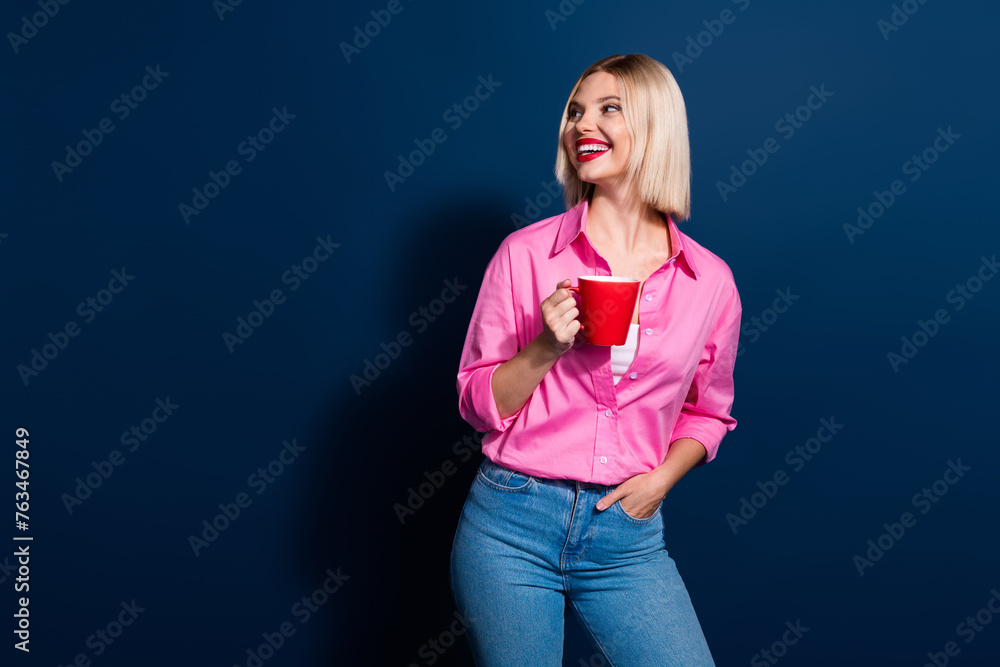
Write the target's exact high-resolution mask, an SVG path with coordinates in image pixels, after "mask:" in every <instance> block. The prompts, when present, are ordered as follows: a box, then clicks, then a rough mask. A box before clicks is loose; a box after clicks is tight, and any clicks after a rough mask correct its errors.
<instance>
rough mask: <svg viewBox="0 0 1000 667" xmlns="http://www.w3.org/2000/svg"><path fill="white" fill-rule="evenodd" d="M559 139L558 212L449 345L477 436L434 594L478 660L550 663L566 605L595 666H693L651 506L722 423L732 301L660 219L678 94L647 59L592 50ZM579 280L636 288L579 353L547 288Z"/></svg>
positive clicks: (717, 437) (495, 261)
mask: <svg viewBox="0 0 1000 667" xmlns="http://www.w3.org/2000/svg"><path fill="white" fill-rule="evenodd" d="M559 133H560V138H559V148H558V155H557V159H556V175H557V177H558V179H559V182H560V183H561V184H562V186H563V191H564V193H565V198H566V206H567V209H568V210H567V212H566V213H564V214H562V215H558V216H555V217H553V218H549V219H547V220H543V221H540V222H537V223H535V224H533V225H530V226H528V227H525V228H523V229H520V230H518V231H516V232H514V233H513V234H511V235H510V236H508V237H507V238H506V239H505V240H504V241H503V243H502V244H501V246H500V248H499V250H498V251H497V252H496V254H495V255H494V256H493V258H492V260H490V263H489V265H488V266H487V268H486V272H485V275H484V278H483V283H482V287H481V289H480V292H479V297H478V300H477V302H476V306H475V309H474V311H473V314H472V321H471V323H470V325H469V331H468V335H467V338H466V341H465V347H464V349H463V351H462V358H461V361H460V364H459V372H458V382H457V385H458V393H459V410H460V412H461V414H462V417H463V418H464V419H465V420H466V421H468V422H469V423H470V424H471V425H472V426H473V427H475V428H476V429H477V430H479V431H484V432H485V431H489V433H488V434H487V435H486V436H485V437H484V439H483V453H484V455H485V458H484V460H483V462H482V464H481V465H480V468H479V472H478V474H477V477H476V480H475V481H474V482H473V485H472V488H471V489H470V491H469V496H468V499H467V500H466V503H465V507H464V508H463V510H462V516H461V519H460V521H459V525H458V528H457V530H456V533H455V540H454V544H453V547H452V554H451V587H452V592H453V595H454V597H455V601H456V603H457V604H458V608H459V610H460V611H462V612H463V613H464V614H465V615H466V617H467V618H468V620H469V623H470V628H469V632H468V635H469V641H470V645H471V647H472V651H473V654H474V655H475V658H476V661H477V664H479V665H496V666H498V667H499V666H503V667H511V666H514V665H525V666H530V667H549V666H555V665H561V664H562V662H561V660H562V645H563V615H564V610H565V605H566V603H569V605H570V606H571V608H572V609H573V611H574V612H575V613H576V614H577V617H578V618H579V620H580V622H581V625H582V626H583V627H584V628H585V629H586V630H587V631H588V632H589V634H590V635H591V636H592V638H593V640H594V642H595V643H596V645H597V646H598V647H599V649H600V650H601V651H602V652H603V654H604V655H603V657H604V658H605V659H606V660H607V664H610V665H615V666H618V667H624V666H629V665H655V666H656V667H665V666H667V665H678V666H681V665H683V666H684V667H693V666H700V665H713V664H714V663H713V661H712V656H711V653H710V652H709V649H708V645H707V643H706V641H705V637H704V635H703V633H702V630H701V626H700V624H699V622H698V618H697V616H696V614H695V612H694V608H693V607H692V605H691V601H690V598H689V597H688V594H687V591H686V589H685V587H684V583H683V582H682V580H681V578H680V576H679V575H678V573H677V569H676V567H675V565H674V562H673V560H672V559H671V558H670V557H669V556H668V554H667V551H666V550H665V545H664V527H663V517H662V514H661V512H660V511H659V510H660V506H661V503H662V501H663V499H664V497H665V496H666V495H667V493H668V492H669V491H670V489H671V488H672V487H673V486H674V484H676V483H677V481H678V480H679V479H680V478H681V477H683V476H684V474H685V473H687V472H688V471H689V470H690V469H691V468H693V467H694V466H696V465H699V464H701V463H706V462H708V461H710V460H712V459H713V458H714V457H715V454H716V451H717V450H718V447H719V443H720V441H721V440H722V437H723V436H724V435H725V434H726V433H727V432H728V431H731V430H732V429H733V428H735V426H736V420H735V419H733V418H732V417H731V416H730V409H731V407H732V402H733V366H734V363H735V360H736V348H737V341H738V337H739V327H740V314H741V312H742V309H741V306H740V299H739V294H738V292H737V290H736V285H735V282H734V280H733V276H732V272H731V271H730V270H729V267H728V266H727V265H726V263H725V262H723V261H722V260H721V259H719V258H718V257H717V256H715V255H714V254H712V253H711V252H709V251H708V250H706V249H705V248H703V247H702V246H700V245H698V244H697V243H695V242H694V241H693V240H692V239H691V238H689V237H688V236H687V235H685V234H682V233H681V232H680V231H679V230H678V229H677V225H676V223H675V222H674V219H677V220H684V219H687V217H688V212H689V208H690V157H689V151H688V133H687V120H686V114H685V109H684V101H683V98H682V97H681V93H680V90H679V89H678V87H677V83H676V82H675V81H674V78H673V76H671V74H670V72H669V71H668V70H667V68H666V67H664V66H663V65H662V64H661V63H659V62H657V61H655V60H653V59H652V58H649V57H647V56H644V55H639V54H632V55H627V56H611V57H609V58H605V59H603V60H600V61H598V62H597V63H595V64H593V65H591V66H590V67H589V68H588V69H587V70H586V71H585V72H584V73H583V74H582V75H581V76H580V78H579V79H578V80H577V83H576V85H575V86H574V88H573V91H572V93H571V94H570V97H569V100H568V102H567V104H566V110H565V113H564V115H563V119H562V123H561V126H560V131H559ZM582 275H612V276H626V277H631V278H634V279H638V280H640V281H641V283H640V295H639V299H638V301H637V304H636V307H635V312H634V313H633V317H632V325H631V328H630V332H629V338H628V341H627V342H626V344H625V345H623V346H613V347H601V346H597V345H591V344H587V343H585V341H584V339H583V334H581V333H580V328H581V325H580V322H579V320H578V319H577V317H578V315H579V314H580V313H579V310H578V308H577V306H576V299H575V297H574V295H573V293H572V292H571V291H570V290H569V289H567V287H569V286H570V285H571V283H572V282H573V281H572V279H573V278H576V277H578V276H582ZM553 285H554V286H555V291H551V290H552V289H553ZM595 657H596V656H595Z"/></svg>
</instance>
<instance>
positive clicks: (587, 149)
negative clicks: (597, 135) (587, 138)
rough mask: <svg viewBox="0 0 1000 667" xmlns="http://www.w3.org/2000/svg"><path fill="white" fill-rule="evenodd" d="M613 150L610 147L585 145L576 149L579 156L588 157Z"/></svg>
mask: <svg viewBox="0 0 1000 667" xmlns="http://www.w3.org/2000/svg"><path fill="white" fill-rule="evenodd" d="M609 148H611V147H610V146H605V145H604V144H584V145H583V146H580V147H579V148H577V149H576V154H577V155H587V154H589V153H603V152H604V151H606V150H608V149H609Z"/></svg>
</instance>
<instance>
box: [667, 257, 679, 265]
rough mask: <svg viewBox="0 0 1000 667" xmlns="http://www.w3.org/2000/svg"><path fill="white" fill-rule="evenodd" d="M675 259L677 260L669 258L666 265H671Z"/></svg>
mask: <svg viewBox="0 0 1000 667" xmlns="http://www.w3.org/2000/svg"><path fill="white" fill-rule="evenodd" d="M675 259H677V258H676V257H671V258H670V259H668V260H667V264H673V263H674V260H675Z"/></svg>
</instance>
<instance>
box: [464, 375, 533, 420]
mask: <svg viewBox="0 0 1000 667" xmlns="http://www.w3.org/2000/svg"><path fill="white" fill-rule="evenodd" d="M500 366H501V364H495V365H494V366H492V367H491V368H488V369H487V368H481V369H478V370H476V371H474V372H473V374H472V377H471V378H469V384H468V386H467V388H466V393H467V397H468V398H467V401H463V403H464V404H460V405H459V410H460V411H461V413H462V416H463V417H464V418H465V421H467V422H469V424H471V425H472V427H473V428H475V429H476V430H477V431H479V432H481V433H486V432H487V431H497V432H498V433H502V432H503V431H506V430H507V429H508V428H509V427H510V425H511V424H513V423H514V420H516V419H517V417H518V415H520V414H521V410H523V409H524V406H521V408H520V409H519V410H518V411H517V412H515V413H514V414H512V415H511V416H509V417H507V418H501V417H500V410H499V409H498V408H497V402H496V398H495V397H494V396H493V374H494V373H496V372H497V369H498V368H500ZM463 398H464V397H463Z"/></svg>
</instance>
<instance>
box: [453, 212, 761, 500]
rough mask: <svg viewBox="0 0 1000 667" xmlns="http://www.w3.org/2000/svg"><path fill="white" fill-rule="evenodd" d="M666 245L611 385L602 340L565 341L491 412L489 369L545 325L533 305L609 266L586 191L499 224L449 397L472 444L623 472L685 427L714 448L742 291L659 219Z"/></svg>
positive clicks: (728, 390) (567, 473)
mask: <svg viewBox="0 0 1000 667" xmlns="http://www.w3.org/2000/svg"><path fill="white" fill-rule="evenodd" d="M667 225H668V227H669V230H670V241H671V245H672V249H673V253H674V254H673V256H672V257H671V258H670V259H669V260H667V262H666V263H664V264H663V265H662V266H660V267H659V268H658V269H657V270H656V271H655V272H654V273H653V275H651V276H650V277H649V279H648V280H647V281H646V282H645V284H644V285H643V289H642V293H641V294H640V296H639V323H640V330H639V347H638V351H637V352H636V356H635V359H634V360H633V362H632V365H631V366H630V367H629V369H628V372H627V373H626V374H625V376H624V377H622V379H621V381H620V382H619V383H618V384H617V385H616V384H615V382H614V378H613V376H612V372H611V348H610V347H603V346H597V345H591V344H583V345H576V344H574V346H573V347H572V348H571V349H570V350H569V351H568V352H566V353H565V354H564V355H563V356H562V357H560V358H559V360H558V361H556V363H555V365H553V366H552V368H551V369H550V370H549V372H548V373H547V374H546V375H545V377H544V378H543V379H542V382H541V384H539V385H538V387H537V388H536V389H535V391H534V392H533V393H532V395H531V397H530V398H529V399H528V401H527V402H526V403H525V404H524V406H522V407H521V409H520V410H519V411H518V412H517V413H515V414H513V415H511V416H510V417H507V418H506V419H501V418H500V413H499V412H498V410H497V406H496V401H495V400H494V398H493V391H492V388H491V381H492V378H493V373H494V371H496V369H497V368H499V366H500V365H501V364H502V363H503V362H505V361H507V360H508V359H510V358H512V357H513V356H514V355H516V354H517V353H518V351H520V350H521V349H523V348H524V347H525V346H526V345H527V344H528V343H529V342H531V340H533V339H534V338H535V336H537V335H538V334H539V333H541V332H542V327H543V322H542V315H541V310H540V308H539V304H540V303H541V302H542V301H544V300H545V299H546V298H547V297H548V296H549V295H550V294H552V292H553V291H555V289H556V283H558V282H559V281H560V280H563V279H565V278H570V279H571V280H572V284H577V277H578V276H581V275H605V276H609V275H611V269H610V267H609V265H608V263H607V261H605V259H604V258H603V257H601V256H600V255H598V254H597V251H596V250H594V247H593V246H592V245H591V244H590V241H589V240H588V239H587V235H586V229H587V202H586V201H582V202H580V203H579V204H578V205H576V206H574V207H573V208H572V209H570V210H569V211H567V212H566V213H563V214H562V215H557V216H555V217H552V218H548V219H546V220H542V221H539V222H536V223H534V224H533V225H530V226H528V227H524V228H522V229H519V230H517V231H516V232H513V233H512V234H510V235H509V236H508V237H507V238H506V239H504V241H503V242H502V243H501V244H500V248H499V249H498V250H497V252H496V254H494V255H493V258H492V259H491V260H490V263H489V265H488V266H487V267H486V272H485V275H484V276H483V283H482V287H481V288H480V291H479V297H478V300H477V301H476V306H475V309H474V310H473V313H472V321H471V322H470V324H469V330H468V334H467V335H466V339H465V347H464V348H463V350H462V358H461V361H460V362H459V371H458V382H457V386H458V397H459V398H458V409H459V412H460V413H461V415H462V417H463V418H464V419H465V420H466V421H467V422H469V424H471V425H472V427H473V428H475V429H476V430H477V431H481V432H486V431H488V432H489V433H487V435H486V436H484V438H483V441H482V447H483V453H484V454H485V455H486V456H487V457H489V458H490V459H491V460H493V461H494V462H496V463H499V464H500V465H503V466H506V467H508V468H512V469H514V470H518V471H520V472H523V473H526V474H528V475H535V476H538V477H548V478H551V479H572V480H579V481H582V482H593V483H597V484H606V485H613V484H620V483H622V482H624V481H625V480H627V479H628V478H630V477H632V476H634V475H637V474H639V473H644V472H649V471H650V470H652V469H653V468H656V467H657V466H659V465H660V464H661V463H663V460H664V458H665V457H666V455H667V450H668V449H669V448H670V443H672V442H674V441H675V440H677V439H678V438H685V437H686V438H694V439H695V440H697V441H698V442H700V443H701V444H702V445H704V446H705V449H706V450H707V452H708V455H707V457H706V462H707V461H711V460H712V459H713V458H715V455H716V452H717V451H718V449H719V443H720V442H721V441H722V437H723V436H724V435H725V434H726V433H727V432H729V431H731V430H733V429H734V428H736V420H735V419H733V418H732V417H731V416H730V414H729V412H730V409H731V408H732V405H733V366H734V364H735V362H736V347H737V342H738V339H739V331H740V315H741V313H742V306H741V305H740V297H739V293H738V292H737V290H736V284H735V281H734V280H733V274H732V272H731V271H730V269H729V267H728V266H727V265H726V263H725V262H724V261H722V260H721V259H720V258H719V257H717V256H716V255H714V254H712V253H711V252H709V251H708V250H706V249H705V248H703V247H702V246H700V245H698V244H697V243H695V242H694V241H693V240H692V239H691V238H690V237H688V236H687V235H685V234H683V233H681V232H680V230H678V229H677V225H676V223H675V222H674V221H673V219H670V218H669V217H668V219H667Z"/></svg>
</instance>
